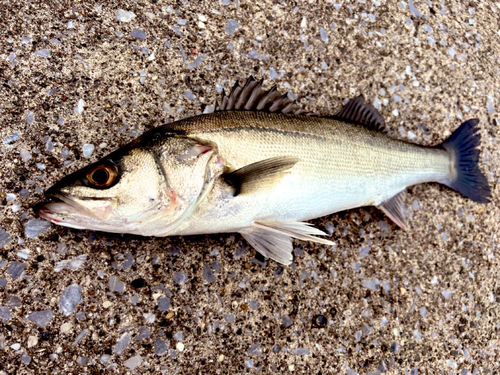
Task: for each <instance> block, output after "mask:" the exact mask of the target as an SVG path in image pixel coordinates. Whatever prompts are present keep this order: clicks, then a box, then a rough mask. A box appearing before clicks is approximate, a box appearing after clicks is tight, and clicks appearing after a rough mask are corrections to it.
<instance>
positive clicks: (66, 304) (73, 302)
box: [59, 284, 82, 316]
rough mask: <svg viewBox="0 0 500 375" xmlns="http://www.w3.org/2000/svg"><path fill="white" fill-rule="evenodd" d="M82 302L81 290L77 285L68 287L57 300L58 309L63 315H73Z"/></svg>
mask: <svg viewBox="0 0 500 375" xmlns="http://www.w3.org/2000/svg"><path fill="white" fill-rule="evenodd" d="M81 301H82V288H81V287H80V286H79V285H78V284H72V285H70V286H68V287H67V288H66V289H65V290H64V292H63V293H62V294H61V298H60V299H59V308H60V309H61V311H62V312H63V314H64V315H66V316H69V315H71V314H73V313H74V312H75V310H76V308H77V306H78V305H79V304H80V302H81Z"/></svg>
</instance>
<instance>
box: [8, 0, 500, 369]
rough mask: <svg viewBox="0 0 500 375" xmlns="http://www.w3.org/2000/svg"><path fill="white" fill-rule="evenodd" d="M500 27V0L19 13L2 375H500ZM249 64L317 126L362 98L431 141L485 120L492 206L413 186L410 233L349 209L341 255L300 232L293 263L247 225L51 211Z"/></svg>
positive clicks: (419, 139)
mask: <svg viewBox="0 0 500 375" xmlns="http://www.w3.org/2000/svg"><path fill="white" fill-rule="evenodd" d="M120 9H122V10H123V11H128V12H133V15H132V14H131V13H127V12H123V11H121V12H119V10H120ZM117 15H118V18H119V20H117ZM499 19H500V6H499V4H498V3H496V2H494V1H469V2H463V1H458V0H449V1H432V2H430V1H415V2H412V1H411V0H409V1H400V2H397V1H390V2H384V1H382V0H379V1H376V0H359V1H357V0H356V1H355V0H351V1H347V0H333V1H324V2H323V1H321V2H319V1H318V2H316V1H299V2H293V1H290V2H285V1H276V2H273V1H241V0H240V1H237V0H236V1H230V0H222V1H220V2H216V3H215V2H212V1H207V2H198V1H193V2H181V1H162V0H157V1H154V0H153V1H151V0H134V1H114V0H112V1H108V2H106V1H98V0H97V1H82V2H79V1H69V0H62V1H59V2H24V1H23V2H21V1H8V0H4V1H2V2H1V6H0V33H1V37H0V61H1V63H0V64H1V69H0V75H1V86H0V124H1V125H0V140H2V142H0V154H1V157H0V163H1V166H0V181H1V183H0V194H1V203H2V209H1V211H0V229H1V230H0V306H1V307H0V320H1V321H2V323H1V325H0V351H1V353H0V374H32V373H52V374H63V373H64V374H70V373H93V374H94V373H101V372H114V373H141V374H146V373H147V374H149V373H151V374H153V373H154V374H158V373H163V374H195V373H196V374H243V373H245V374H256V373H265V374H271V373H297V374H334V373H338V374H380V373H390V374H413V375H415V374H485V373H487V374H495V373H499V371H500V348H499V345H500V341H499V332H500V282H499V280H500V261H499V259H500V251H499V250H500V238H499V224H498V222H499V220H500V208H499V198H498V197H499V195H500V188H499V186H500V184H499V181H500V172H499V168H498V166H499V162H498V160H499V159H500V147H499V144H498V142H499V137H498V136H499V130H498V127H499V119H498V115H499V109H500V101H499V97H500V79H499V77H500V69H499V66H500V49H499V45H500V43H499V42H500V35H499V32H498V30H499V29H500V25H499ZM250 74H253V75H254V76H256V77H257V78H260V77H264V78H265V79H266V80H267V84H268V86H270V85H271V84H273V83H276V84H277V85H278V86H279V89H280V90H282V91H286V90H289V91H290V92H293V93H295V94H296V95H297V96H298V98H299V101H300V103H302V104H303V105H304V106H305V107H306V108H307V109H308V110H310V111H313V112H316V113H320V114H332V113H333V112H334V111H335V109H336V108H338V107H339V105H340V104H341V103H342V102H343V101H344V100H345V99H346V98H349V97H353V96H356V95H358V94H361V93H362V94H364V95H365V97H366V98H367V100H368V101H370V102H371V103H373V104H374V105H375V106H376V107H377V108H379V109H380V112H381V113H382V115H383V117H384V118H385V119H386V122H387V125H388V126H389V128H390V129H391V131H390V134H391V135H392V136H393V137H396V138H400V139H404V140H411V141H412V142H415V143H418V144H425V145H433V144H437V143H439V142H441V141H443V140H444V139H445V138H446V137H447V136H449V135H450V134H451V132H452V131H453V130H454V129H455V128H457V127H458V126H459V125H460V123H461V122H462V121H464V120H466V119H469V118H474V117H477V118H479V119H480V120H481V129H482V130H481V135H482V137H483V138H482V143H481V150H482V156H481V168H482V170H483V171H484V172H485V174H486V176H487V178H488V181H489V184H490V186H491V188H492V195H493V198H492V202H491V203H489V204H487V205H483V204H476V203H474V202H472V201H470V200H468V199H466V198H463V197H462V196H459V195H458V194H456V193H455V192H453V191H451V190H449V189H446V188H443V187H441V186H438V185H435V184H425V185H421V186H416V187H413V188H411V189H409V194H408V196H407V201H406V203H407V205H408V225H409V230H408V231H407V232H404V231H402V230H400V229H398V228H396V227H395V226H394V225H393V224H392V222H391V221H390V220H389V219H387V218H386V217H385V216H384V215H383V214H382V213H381V212H379V211H378V210H377V209H375V208H363V209H357V210H352V211H348V212H342V213H339V214H335V215H331V216H329V217H327V218H322V219H318V220H316V221H315V224H316V225H317V226H318V227H319V228H322V229H326V230H327V231H328V232H330V233H332V235H331V238H332V240H334V241H335V242H336V246H335V247H333V248H331V247H327V246H323V245H315V244H312V243H304V242H296V243H295V246H296V247H295V252H294V253H295V262H294V264H293V265H292V266H289V267H282V266H280V265H279V264H277V263H275V262H273V261H267V262H266V261H263V260H262V259H261V258H260V257H258V258H255V251H254V250H252V249H251V248H248V246H247V245H246V243H245V242H244V240H243V239H242V238H241V237H240V236H239V235H220V236H218V235H217V236H197V237H184V238H160V239H158V238H151V239H147V238H140V237H135V236H128V235H127V236H116V235H112V234H104V233H93V232H88V231H75V230H70V229H66V228H63V227H57V226H54V225H52V226H49V225H48V223H47V222H45V221H38V220H32V219H33V218H34V215H33V211H32V210H31V208H30V207H31V206H32V205H33V204H34V203H36V202H38V201H39V200H40V199H41V197H42V191H43V190H45V189H46V188H47V187H49V186H50V185H51V184H52V183H54V182H56V181H57V180H58V179H59V178H61V177H62V176H64V175H66V174H68V173H69V172H71V171H74V170H76V169H78V168H80V167H83V166H84V165H86V164H88V163H89V162H93V161H96V160H98V159H99V158H101V157H102V156H104V155H105V154H107V153H108V152H110V151H112V150H114V149H116V148H117V147H119V146H121V145H123V144H125V143H127V142H128V141H130V140H131V139H133V138H134V137H136V136H137V135H139V134H141V133H142V132H144V131H145V130H148V129H151V128H152V127H154V126H158V125H160V124H162V123H165V122H169V121H173V120H175V119H179V118H183V117H186V116H193V115H196V114H199V113H201V112H202V111H203V110H204V109H205V107H206V106H208V105H212V104H213V103H214V102H215V100H216V98H217V97H218V95H219V94H218V93H219V92H220V91H221V89H222V87H224V88H226V89H230V88H231V86H232V84H233V83H234V81H235V80H236V79H239V80H245V79H246V78H247V77H248V76H249V75H250Z"/></svg>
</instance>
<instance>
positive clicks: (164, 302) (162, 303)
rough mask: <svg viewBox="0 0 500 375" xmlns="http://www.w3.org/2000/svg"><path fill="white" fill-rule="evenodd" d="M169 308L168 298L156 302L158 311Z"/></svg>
mask: <svg viewBox="0 0 500 375" xmlns="http://www.w3.org/2000/svg"><path fill="white" fill-rule="evenodd" d="M169 307H170V298H168V297H162V298H160V299H159V300H158V310H160V311H167V310H168V309H169Z"/></svg>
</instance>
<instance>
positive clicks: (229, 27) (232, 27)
mask: <svg viewBox="0 0 500 375" xmlns="http://www.w3.org/2000/svg"><path fill="white" fill-rule="evenodd" d="M240 26H241V25H240V24H239V23H238V22H236V21H235V20H232V19H231V20H229V21H227V24H226V29H225V30H226V34H228V35H234V32H235V31H236V29H237V28H238V27H240Z"/></svg>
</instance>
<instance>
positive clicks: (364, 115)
mask: <svg viewBox="0 0 500 375" xmlns="http://www.w3.org/2000/svg"><path fill="white" fill-rule="evenodd" d="M332 117H333V118H336V119H339V120H345V121H349V122H354V123H357V124H360V125H365V126H367V127H369V128H371V129H374V130H380V131H386V128H385V123H384V119H383V118H382V116H381V115H380V113H379V112H378V111H377V110H376V109H375V107H374V106H372V105H371V104H370V103H366V102H365V98H364V97H363V95H360V96H358V97H356V98H354V99H350V100H349V102H348V103H347V104H346V105H345V106H343V107H342V108H341V109H340V111H338V112H337V113H336V114H335V115H333V116H332Z"/></svg>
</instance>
